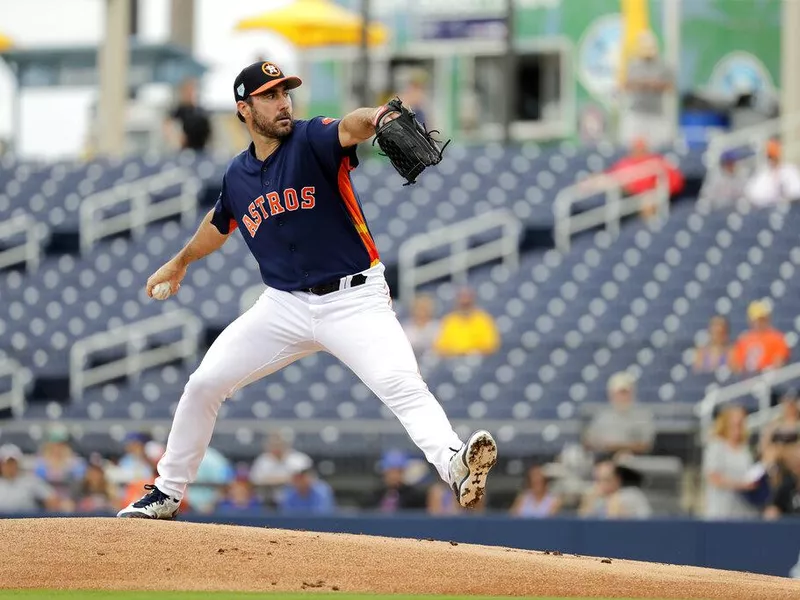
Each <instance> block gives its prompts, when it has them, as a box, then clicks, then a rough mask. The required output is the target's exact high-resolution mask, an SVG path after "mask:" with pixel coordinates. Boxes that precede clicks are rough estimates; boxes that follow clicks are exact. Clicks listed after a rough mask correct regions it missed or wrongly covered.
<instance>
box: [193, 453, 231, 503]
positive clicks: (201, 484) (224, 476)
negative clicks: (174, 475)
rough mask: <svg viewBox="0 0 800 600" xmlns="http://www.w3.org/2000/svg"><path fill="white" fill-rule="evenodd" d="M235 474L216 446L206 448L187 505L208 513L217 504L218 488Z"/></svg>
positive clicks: (224, 484) (228, 481)
mask: <svg viewBox="0 0 800 600" xmlns="http://www.w3.org/2000/svg"><path fill="white" fill-rule="evenodd" d="M234 476H235V472H234V469H233V465H231V463H230V461H229V460H228V459H227V458H225V455H223V454H222V452H220V451H219V450H217V449H216V448H211V447H209V448H208V450H206V453H205V456H203V460H202V461H201V462H200V468H199V469H198V470H197V478H196V479H195V482H196V484H195V485H194V486H192V494H191V496H190V497H189V506H190V507H191V508H192V510H195V511H197V512H201V513H210V512H212V511H213V510H214V507H215V506H216V504H217V499H218V498H219V495H220V490H221V489H223V488H224V486H226V485H228V484H229V483H230V482H231V481H233V478H234Z"/></svg>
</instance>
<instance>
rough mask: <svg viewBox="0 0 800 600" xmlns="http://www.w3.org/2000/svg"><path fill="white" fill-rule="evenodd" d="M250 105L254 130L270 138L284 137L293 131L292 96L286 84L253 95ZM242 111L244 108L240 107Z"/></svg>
mask: <svg viewBox="0 0 800 600" xmlns="http://www.w3.org/2000/svg"><path fill="white" fill-rule="evenodd" d="M251 100H252V104H251V105H246V103H243V104H245V105H246V106H249V109H250V116H251V118H252V120H251V123H252V127H253V131H254V132H255V133H257V134H259V135H262V136H264V137H268V138H275V139H282V138H285V137H286V136H288V135H289V134H290V133H292V129H293V128H294V121H293V120H292V98H291V96H289V90H287V89H286V86H284V85H278V86H275V87H274V88H272V89H270V90H267V91H266V92H264V93H263V94H258V95H257V96H251ZM240 111H241V112H244V109H243V108H241V107H240Z"/></svg>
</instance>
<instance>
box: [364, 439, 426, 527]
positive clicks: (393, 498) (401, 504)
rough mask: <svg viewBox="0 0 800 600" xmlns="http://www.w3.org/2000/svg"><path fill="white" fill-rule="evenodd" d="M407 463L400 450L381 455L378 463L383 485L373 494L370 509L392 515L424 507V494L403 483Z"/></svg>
mask: <svg viewBox="0 0 800 600" xmlns="http://www.w3.org/2000/svg"><path fill="white" fill-rule="evenodd" d="M408 463H409V461H408V457H407V456H406V454H405V453H404V452H402V451H400V450H389V451H388V452H386V453H385V454H384V455H383V458H381V462H380V469H381V473H382V476H383V483H382V485H381V487H380V488H379V489H378V490H377V491H376V492H375V495H374V496H373V498H372V501H371V502H370V504H369V507H370V508H375V509H377V510H378V511H380V512H383V513H394V512H397V511H399V510H408V509H422V508H424V507H425V496H424V494H423V493H422V492H421V491H420V490H418V489H416V488H415V487H413V486H410V485H408V484H407V483H406V482H405V471H406V467H408Z"/></svg>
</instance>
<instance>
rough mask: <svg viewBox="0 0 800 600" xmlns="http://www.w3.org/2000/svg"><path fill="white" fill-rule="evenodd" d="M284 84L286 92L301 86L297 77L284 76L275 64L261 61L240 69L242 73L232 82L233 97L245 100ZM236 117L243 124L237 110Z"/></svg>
mask: <svg viewBox="0 0 800 600" xmlns="http://www.w3.org/2000/svg"><path fill="white" fill-rule="evenodd" d="M280 83H284V84H286V89H287V90H293V89H294V88H296V87H300V86H301V85H302V83H303V82H302V81H301V80H300V78H299V77H295V76H294V75H289V76H287V75H284V74H283V71H282V70H281V69H280V67H278V65H276V64H275V63H271V62H268V61H261V62H256V63H253V64H252V65H250V66H248V67H245V68H244V69H242V72H241V73H239V75H238V76H237V77H236V80H235V81H234V82H233V97H234V98H235V99H236V101H237V102H238V101H239V100H247V99H248V98H249V97H250V96H256V95H258V94H263V93H264V92H266V91H267V90H268V89H270V88H273V87H275V86H276V85H278V84H280ZM236 115H237V116H238V117H239V120H240V121H242V122H243V123H244V117H243V116H242V114H241V113H240V112H239V111H238V110H237V111H236Z"/></svg>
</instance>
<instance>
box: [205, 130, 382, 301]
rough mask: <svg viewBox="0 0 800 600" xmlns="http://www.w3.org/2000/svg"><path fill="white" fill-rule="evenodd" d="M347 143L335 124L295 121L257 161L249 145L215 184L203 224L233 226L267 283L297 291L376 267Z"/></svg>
mask: <svg viewBox="0 0 800 600" xmlns="http://www.w3.org/2000/svg"><path fill="white" fill-rule="evenodd" d="M357 165H358V158H357V156H356V151H355V146H352V147H349V148H342V146H341V144H340V143H339V121H338V120H336V119H327V118H322V117H317V118H314V119H311V120H310V121H303V120H297V121H295V122H294V130H293V131H292V133H291V134H290V135H289V136H288V137H287V138H285V139H283V140H282V142H281V144H280V146H278V149H277V150H275V152H273V153H272V155H270V156H269V157H268V158H267V160H265V161H264V162H263V163H262V161H260V160H258V159H257V158H256V156H255V147H254V146H253V145H252V144H251V145H250V147H249V148H248V149H247V150H245V151H244V152H242V153H241V154H239V155H238V156H237V157H236V158H234V159H233V160H232V161H231V163H230V165H228V169H227V171H226V172H225V176H224V177H223V179H222V192H221V193H220V196H219V199H218V200H217V204H216V206H215V208H214V215H213V217H212V219H211V222H212V223H213V224H214V226H215V227H216V228H217V229H219V231H220V232H222V233H229V232H230V231H231V228H232V227H234V226H238V227H239V231H241V233H242V236H243V237H244V239H245V242H247V246H248V247H249V248H250V251H251V252H252V253H253V256H255V258H256V260H257V261H258V265H259V268H260V269H261V277H262V279H263V280H264V283H266V284H267V285H268V286H270V287H273V288H276V289H279V290H284V291H293V290H301V289H305V288H309V287H313V286H315V285H319V284H322V283H328V282H330V281H332V280H335V279H339V278H341V277H345V276H347V275H353V274H354V273H359V272H360V271H364V270H366V269H368V268H369V267H371V266H374V265H375V264H377V263H378V261H379V257H378V251H377V249H376V247H375V242H374V240H373V239H372V235H371V234H370V231H369V228H368V227H367V223H366V221H365V219H364V213H363V212H362V210H361V203H360V200H359V198H358V194H356V191H355V189H354V188H353V184H352V182H351V180H350V171H351V170H353V169H354V168H355V167H356V166H357Z"/></svg>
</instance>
